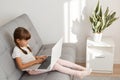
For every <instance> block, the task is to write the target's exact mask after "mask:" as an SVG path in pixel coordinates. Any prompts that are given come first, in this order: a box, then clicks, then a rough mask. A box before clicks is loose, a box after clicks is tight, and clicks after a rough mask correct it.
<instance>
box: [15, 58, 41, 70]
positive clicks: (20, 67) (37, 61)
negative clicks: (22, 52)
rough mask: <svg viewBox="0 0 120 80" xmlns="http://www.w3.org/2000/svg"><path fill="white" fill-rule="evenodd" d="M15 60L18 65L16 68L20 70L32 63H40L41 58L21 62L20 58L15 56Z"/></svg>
mask: <svg viewBox="0 0 120 80" xmlns="http://www.w3.org/2000/svg"><path fill="white" fill-rule="evenodd" d="M15 61H16V63H17V65H18V68H19V69H21V70H22V69H25V68H27V67H30V66H32V65H35V64H39V63H42V62H43V59H36V60H33V61H30V62H28V63H25V64H23V63H22V60H21V58H20V57H16V58H15Z"/></svg>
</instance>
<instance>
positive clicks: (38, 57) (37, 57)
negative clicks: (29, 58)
mask: <svg viewBox="0 0 120 80" xmlns="http://www.w3.org/2000/svg"><path fill="white" fill-rule="evenodd" d="M46 58H47V56H45V55H43V56H36V59H43V60H45V59H46Z"/></svg>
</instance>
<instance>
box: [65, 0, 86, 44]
mask: <svg viewBox="0 0 120 80" xmlns="http://www.w3.org/2000/svg"><path fill="white" fill-rule="evenodd" d="M82 1H84V2H85V0H71V1H68V2H65V3H64V40H65V42H71V43H76V42H78V40H77V35H76V34H74V33H73V27H75V26H73V25H74V24H73V21H76V19H78V20H79V19H80V16H81V15H82V11H83V7H84V4H82V5H81V2H82ZM78 27H79V26H78ZM77 31H79V30H77Z"/></svg>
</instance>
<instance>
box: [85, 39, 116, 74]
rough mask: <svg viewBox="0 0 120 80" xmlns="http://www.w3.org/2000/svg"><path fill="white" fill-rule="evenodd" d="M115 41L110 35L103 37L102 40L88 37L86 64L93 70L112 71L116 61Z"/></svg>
mask: <svg viewBox="0 0 120 80" xmlns="http://www.w3.org/2000/svg"><path fill="white" fill-rule="evenodd" d="M114 47H115V45H114V41H113V40H112V39H111V38H110V37H103V39H102V41H101V42H95V41H93V39H92V38H91V37H89V38H87V45H86V66H87V68H92V70H93V72H100V73H112V72H113V61H114V59H113V58H114Z"/></svg>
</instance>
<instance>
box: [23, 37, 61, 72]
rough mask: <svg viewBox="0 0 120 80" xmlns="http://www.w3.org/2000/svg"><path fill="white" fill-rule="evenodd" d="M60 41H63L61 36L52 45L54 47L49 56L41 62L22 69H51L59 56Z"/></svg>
mask: <svg viewBox="0 0 120 80" xmlns="http://www.w3.org/2000/svg"><path fill="white" fill-rule="evenodd" d="M62 43H63V38H61V39H60V40H59V41H58V42H57V43H56V44H55V45H54V47H53V48H52V52H51V56H48V57H47V58H46V59H45V61H44V62H43V63H42V64H36V65H33V66H31V67H28V68H26V69H23V70H22V71H27V70H36V69H41V70H44V71H51V69H52V68H53V66H54V64H55V63H56V62H57V60H58V59H59V58H60V56H61V51H62Z"/></svg>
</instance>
